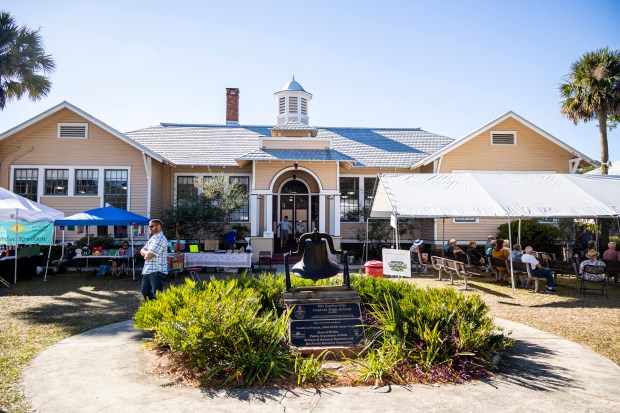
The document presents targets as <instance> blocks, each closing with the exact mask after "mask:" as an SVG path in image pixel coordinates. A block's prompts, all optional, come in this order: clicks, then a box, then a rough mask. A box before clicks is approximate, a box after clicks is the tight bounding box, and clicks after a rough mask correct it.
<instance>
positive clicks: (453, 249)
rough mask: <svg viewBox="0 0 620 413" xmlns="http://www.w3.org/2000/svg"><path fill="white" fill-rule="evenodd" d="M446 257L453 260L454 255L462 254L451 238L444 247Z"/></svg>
mask: <svg viewBox="0 0 620 413" xmlns="http://www.w3.org/2000/svg"><path fill="white" fill-rule="evenodd" d="M445 251H446V257H447V258H450V259H453V260H455V259H456V254H464V252H463V250H462V249H461V248H460V247H459V246H458V245H456V240H455V239H454V238H453V239H451V240H450V241H449V242H448V245H446V249H445Z"/></svg>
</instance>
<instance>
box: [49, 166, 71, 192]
mask: <svg viewBox="0 0 620 413" xmlns="http://www.w3.org/2000/svg"><path fill="white" fill-rule="evenodd" d="M68 191H69V170H68V169H46V170H45V192H44V194H45V195H68Z"/></svg>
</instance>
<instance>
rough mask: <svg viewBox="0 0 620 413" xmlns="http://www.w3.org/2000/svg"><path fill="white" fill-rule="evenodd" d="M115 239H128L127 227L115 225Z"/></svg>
mask: <svg viewBox="0 0 620 413" xmlns="http://www.w3.org/2000/svg"><path fill="white" fill-rule="evenodd" d="M114 238H117V239H118V238H127V227H126V226H125V225H114Z"/></svg>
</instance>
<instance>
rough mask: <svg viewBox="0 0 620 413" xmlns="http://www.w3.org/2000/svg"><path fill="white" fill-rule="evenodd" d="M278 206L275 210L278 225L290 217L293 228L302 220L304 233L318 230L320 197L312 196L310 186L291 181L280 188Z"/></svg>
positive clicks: (301, 181)
mask: <svg viewBox="0 0 620 413" xmlns="http://www.w3.org/2000/svg"><path fill="white" fill-rule="evenodd" d="M277 198H278V201H277V204H276V205H277V206H276V207H275V208H274V209H273V220H274V222H275V223H276V225H277V223H278V222H280V221H281V220H282V219H284V217H285V216H288V219H289V221H290V222H291V224H292V226H293V233H292V234H291V235H290V236H291V237H293V236H294V229H295V225H296V223H297V222H298V221H300V220H301V224H302V225H303V227H304V232H310V231H312V229H314V228H318V225H319V224H318V219H319V197H318V195H312V194H311V192H310V189H309V185H308V184H307V183H306V182H304V181H303V180H301V179H289V180H287V181H285V182H284V183H283V184H282V186H281V187H280V191H279V193H278V196H277Z"/></svg>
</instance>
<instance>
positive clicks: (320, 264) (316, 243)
mask: <svg viewBox="0 0 620 413" xmlns="http://www.w3.org/2000/svg"><path fill="white" fill-rule="evenodd" d="M328 248H329V252H331V253H332V254H334V255H340V256H341V257H342V261H343V263H344V268H343V270H342V281H343V287H344V288H346V289H347V290H350V289H351V278H350V277H349V264H348V261H347V252H346V251H344V250H336V249H335V248H334V240H333V239H332V237H331V236H330V235H329V234H325V233H323V232H318V231H317V230H316V229H315V230H314V231H312V232H311V233H306V234H303V235H302V236H301V237H299V246H298V249H297V251H294V252H293V251H289V252H288V253H286V254H284V272H285V274H284V275H285V280H286V291H287V292H291V291H293V288H292V287H291V274H290V271H289V266H288V259H289V257H290V256H293V255H297V254H301V253H302V252H303V254H304V255H303V256H302V257H301V261H300V262H298V263H297V264H295V265H294V266H293V268H292V270H293V272H294V273H296V274H299V276H301V277H302V278H306V279H310V280H313V281H317V280H321V279H323V278H329V277H333V276H334V275H336V274H338V273H340V272H341V271H340V267H339V266H338V264H336V263H335V262H333V261H331V260H330V259H329V256H328V255H327V253H328ZM315 288H328V287H315Z"/></svg>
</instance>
